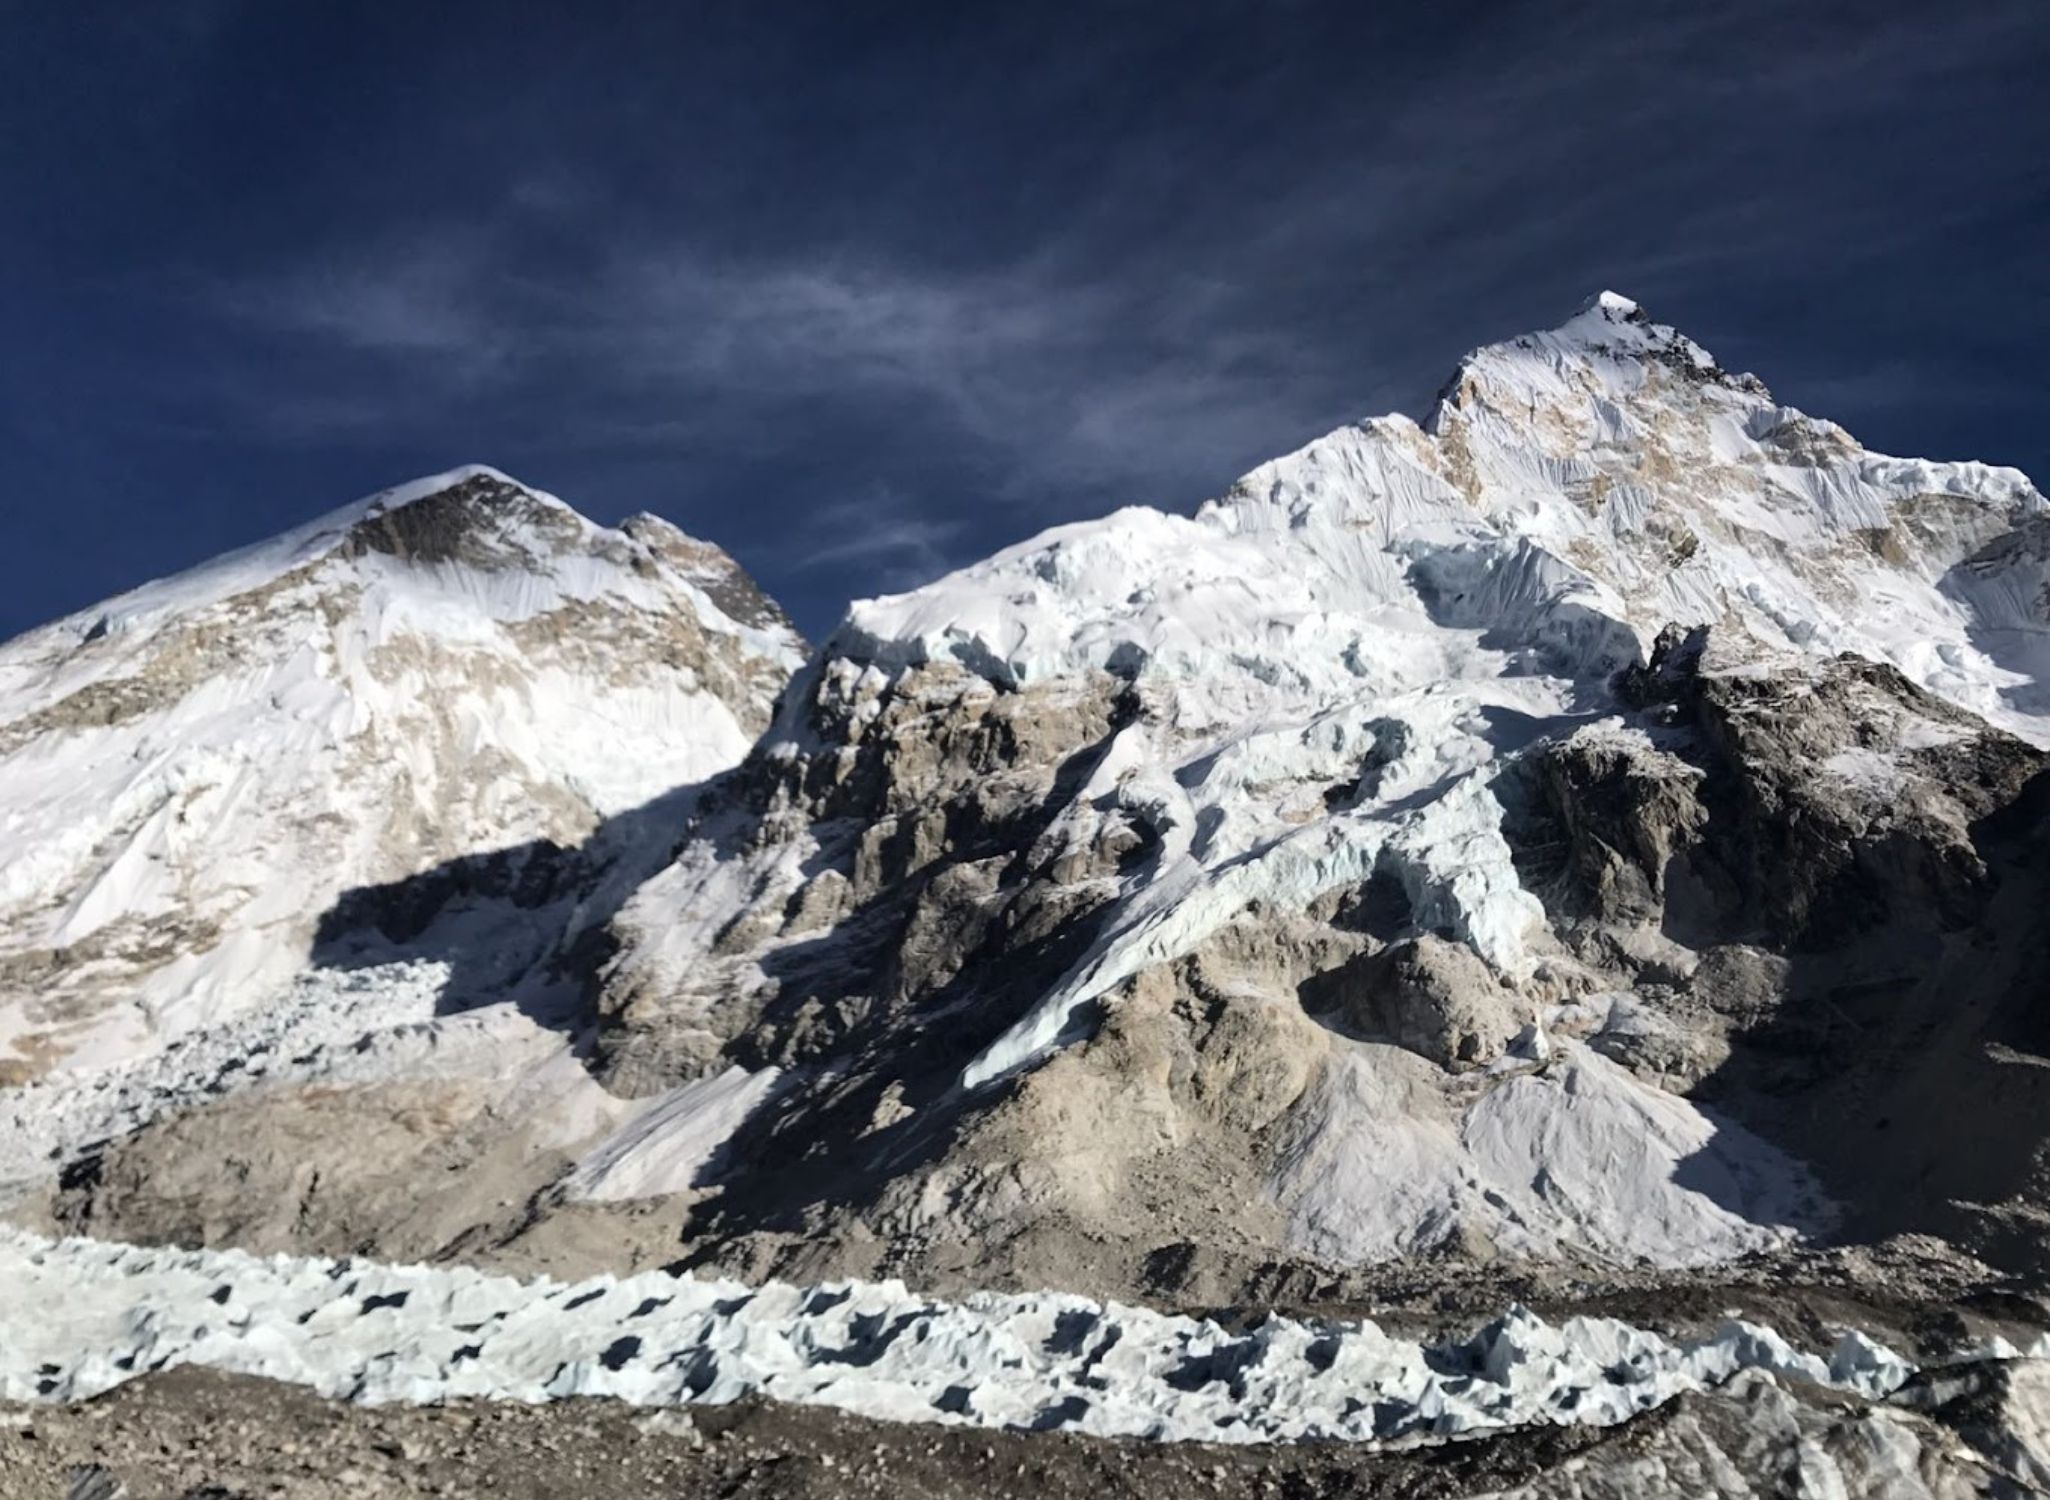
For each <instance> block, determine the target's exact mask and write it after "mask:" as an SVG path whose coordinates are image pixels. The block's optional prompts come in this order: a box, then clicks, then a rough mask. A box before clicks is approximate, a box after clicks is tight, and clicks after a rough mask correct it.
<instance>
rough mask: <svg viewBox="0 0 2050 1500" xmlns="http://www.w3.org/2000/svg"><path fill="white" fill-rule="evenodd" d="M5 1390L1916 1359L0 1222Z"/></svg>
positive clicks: (1385, 1411) (647, 1387) (663, 1391)
mask: <svg viewBox="0 0 2050 1500" xmlns="http://www.w3.org/2000/svg"><path fill="white" fill-rule="evenodd" d="M0 1276H4V1277H5V1279H6V1284H7V1285H8V1286H10V1287H13V1288H17V1289H19V1290H20V1292H21V1293H22V1295H20V1296H17V1297H14V1298H11V1299H10V1300H9V1302H8V1303H7V1305H6V1307H5V1308H4V1309H0V1399H5V1400H12V1401H25V1400H38V1399H46V1400H60V1401H61V1400H79V1399H83V1398H85V1397H88V1396H91V1395H95V1394H97V1393H98V1392H100V1391H103V1390H106V1389H108V1388H109V1387H111V1386H114V1385H118V1384H119V1383H121V1382H122V1381H123V1380H125V1379H129V1378H132V1377H134V1376H137V1375H141V1374H145V1373H148V1372H150V1371H155V1370H161V1369H165V1368H168V1367H170V1366H174V1365H180V1364H194V1365H201V1366H206V1367H210V1368H213V1369H219V1370H228V1371H235V1372H239V1373H244V1374H253V1375H264V1376H268V1377H270V1378H273V1379H278V1380H288V1381H293V1382H296V1383H299V1384H303V1385H309V1386H312V1387H313V1388H314V1389H316V1390H318V1391H320V1392H321V1393H322V1394H325V1395H329V1396H341V1397H346V1398H349V1399H354V1400H360V1401H370V1402H389V1401H413V1402H430V1401H443V1400H448V1399H451V1398H456V1397H486V1398H496V1399H500V1400H515V1401H530V1402H532V1401H546V1400H551V1399H555V1398H560V1397H567V1396H608V1397H612V1398H615V1399H619V1400H625V1401H629V1402H634V1403H637V1404H642V1405H665V1406H666V1405H679V1404H684V1403H688V1402H708V1403H720V1402H727V1401H733V1400H736V1399H738V1398H739V1397H741V1396H745V1395H749V1394H755V1393H760V1394H764V1395H768V1396H772V1397H775V1398H776V1399H779V1400H784V1401H795V1402H802V1403H807V1404H816V1405H825V1406H835V1407H839V1408H841V1409H843V1410H846V1411H852V1412H858V1413H862V1414H865V1415H868V1416H875V1417H883V1418H888V1419H891V1420H896V1421H925V1422H948V1423H966V1424H972V1425H976V1426H983V1427H1022V1428H1029V1429H1031V1430H1034V1431H1052V1430H1067V1431H1074V1432H1086V1433H1092V1434H1095V1435H1098V1436H1103V1437H1143V1438H1155V1439H1166V1440H1200V1441H1209V1442H1272V1441H1277V1440H1283V1441H1285V1440H1297V1439H1326V1440H1330V1439H1337V1440H1349V1441H1378V1442H1418V1441H1428V1440H1430V1439H1434V1438H1435V1439H1443V1438H1448V1437H1454V1436H1458V1435H1461V1434H1479V1433H1485V1432H1489V1431H1499V1430H1502V1429H1504V1428H1509V1427H1517V1426H1523V1425H1527V1424H1533V1423H1538V1424H1556V1425H1560V1426H1567V1425H1576V1424H1592V1425H1598V1426H1606V1425H1609V1424H1612V1423H1616V1422H1621V1421H1625V1420H1627V1419H1628V1418H1630V1417H1633V1416H1636V1415H1638V1414H1639V1413H1641V1412H1645V1411H1648V1410H1650V1409H1651V1408H1652V1407H1654V1406H1657V1405H1659V1404H1660V1403H1662V1402H1664V1401H1667V1400H1669V1399H1671V1398H1672V1397H1674V1396H1676V1395H1679V1394H1681V1393H1683V1392H1688V1391H1700V1390H1705V1389H1709V1388H1711V1387H1714V1386H1718V1385H1720V1384H1722V1383H1723V1382H1725V1381H1728V1380H1729V1379H1730V1378H1731V1377H1732V1376H1734V1375H1736V1374H1737V1373H1738V1372H1739V1371H1742V1370H1761V1371H1767V1372H1770V1373H1772V1374H1775V1375H1780V1376H1786V1377H1791V1378H1793V1379H1797V1380H1801V1381H1806V1382H1811V1383H1813V1384H1815V1385H1818V1386H1822V1387H1825V1388H1828V1389H1831V1390H1835V1391H1839V1392H1843V1393H1845V1394H1848V1395H1852V1396H1859V1397H1864V1398H1866V1399H1872V1398H1876V1397H1880V1396H1883V1395H1885V1394H1887V1393H1888V1392H1891V1391H1893V1390H1895V1389H1896V1388H1898V1387H1899V1386H1900V1385H1901V1384H1902V1382H1903V1381H1905V1380H1906V1379H1907V1378H1908V1376H1909V1375H1910V1374H1911V1373H1913V1371H1912V1367H1911V1366H1909V1365H1908V1364H1906V1363H1905V1362H1904V1361H1902V1360H1901V1359H1900V1358H1899V1357H1898V1356H1897V1355H1895V1354H1893V1353H1892V1352H1890V1351H1889V1350H1887V1349H1885V1348H1883V1347H1881V1346H1880V1345H1878V1344H1875V1343H1873V1342H1872V1341H1871V1340H1869V1339H1867V1338H1865V1337H1863V1336H1862V1335H1859V1334H1857V1333H1845V1334H1844V1335H1842V1337H1841V1338H1840V1340H1839V1341H1838V1343H1837V1345H1836V1347H1835V1348H1834V1350H1833V1351H1832V1352H1831V1354H1830V1356H1829V1357H1828V1358H1820V1357H1817V1356H1815V1355H1812V1354H1804V1353H1802V1352H1800V1351H1799V1350H1796V1349H1794V1348H1793V1347H1791V1346H1790V1345H1789V1344H1788V1343H1787V1342H1786V1341H1785V1340H1784V1339H1782V1338H1781V1337H1780V1336H1779V1335H1778V1334H1776V1333H1774V1332H1773V1331H1772V1330H1771V1329H1768V1328H1764V1327H1760V1326H1758V1325H1756V1324H1750V1323H1742V1322H1735V1321H1732V1322H1729V1323H1726V1324H1724V1325H1723V1326H1722V1327H1721V1328H1719V1329H1718V1330H1717V1331H1716V1332H1715V1333H1714V1334H1712V1335H1710V1336H1709V1337H1706V1338H1702V1339H1697V1340H1675V1339H1667V1338H1664V1337H1661V1336H1660V1335H1658V1334H1655V1333H1650V1332H1646V1331H1645V1330H1642V1329H1639V1328H1635V1327H1632V1326H1631V1325H1629V1324H1627V1323H1621V1322H1617V1321H1615V1320H1613V1319H1609V1318H1572V1319H1569V1320H1568V1321H1566V1322H1564V1323H1561V1324H1559V1325H1556V1326H1554V1325H1551V1324H1547V1323H1546V1322H1544V1321H1543V1320H1541V1319H1539V1318H1536V1317H1534V1316H1532V1315H1531V1314H1529V1313H1528V1312H1525V1311H1523V1310H1521V1309H1517V1310H1514V1311H1512V1312H1511V1313H1510V1314H1509V1315H1508V1316H1507V1317H1505V1318H1503V1319H1502V1320H1500V1321H1499V1322H1497V1323H1495V1324H1492V1325H1490V1326H1489V1327H1487V1328H1485V1329H1483V1330H1481V1331H1480V1332H1478V1333H1476V1334H1475V1335H1474V1336H1473V1337H1472V1338H1471V1339H1468V1340H1465V1341H1463V1342H1455V1343H1448V1344H1443V1345H1436V1346H1427V1345H1420V1344H1416V1343H1412V1342H1410V1341H1408V1340H1405V1339H1400V1338H1394V1337H1391V1336H1389V1335H1388V1334H1386V1333H1384V1332H1382V1330H1381V1329H1380V1328H1379V1327H1377V1326H1376V1325H1374V1324H1373V1323H1336V1324H1329V1325H1318V1324H1310V1323H1300V1322H1295V1321H1292V1320H1289V1319H1285V1318H1275V1319H1269V1320H1268V1321H1267V1322H1265V1323H1263V1324H1262V1325H1261V1326H1260V1327H1258V1328H1257V1329H1255V1330H1253V1331H1252V1332H1250V1333H1245V1334H1240V1335H1233V1334H1231V1333H1228V1332H1226V1331H1225V1330H1224V1329H1223V1328H1220V1327H1219V1326H1218V1325H1217V1324H1215V1323H1212V1322H1209V1321H1207V1320H1202V1321H1199V1320H1197V1319H1192V1318H1181V1317H1169V1316H1164V1315H1162V1314H1159V1313H1153V1312H1148V1311H1146V1310H1144V1309H1139V1308H1131V1307H1122V1306H1119V1305H1118V1304H1116V1303H1108V1304H1099V1303H1095V1302H1091V1301H1088V1300H1086V1299H1084V1298H1081V1297H1068V1296H1060V1295H1057V1294H1053V1293H1044V1294H1039V1295H1034V1296H1013V1297H1006V1296H996V1295H991V1294H981V1295H977V1296H974V1297H971V1298H968V1299H966V1300H965V1301H963V1302H960V1303H946V1302H940V1301H935V1300H930V1299H926V1298H921V1297H918V1296H915V1295H913V1294H911V1293H909V1292H907V1291H906V1290H905V1288H904V1286H903V1285H902V1284H901V1283H898V1282H879V1283H862V1282H847V1283H837V1284H831V1285H826V1286H820V1287H816V1288H809V1289H807V1288H800V1287H795V1286H789V1285H784V1284H779V1283H774V1282H772V1283H769V1284H768V1285H765V1286H761V1287H748V1286H743V1285H741V1284H739V1283H736V1282H725V1281H715V1280H703V1281H701V1280H698V1279H696V1278H694V1277H692V1276H690V1275H681V1276H670V1275H667V1274H665V1273H662V1272H654V1273H650V1274H647V1275H642V1276H635V1277H631V1278H628V1279H625V1280H617V1281H615V1280H613V1279H612V1278H610V1277H604V1278H599V1279H596V1280H592V1281H588V1282H580V1283H576V1284H573V1285H562V1284H559V1283H554V1282H549V1281H542V1282H539V1283H522V1282H518V1281H514V1280H512V1279H510V1278H507V1277H499V1276H487V1275H482V1274H479V1273H478V1272H475V1271H470V1270H464V1269H453V1270H448V1269H427V1268H424V1267H401V1266H386V1265H377V1264H373V1263H369V1262H362V1261H354V1262H352V1261H325V1260H310V1259H308V1260H301V1259H295V1258H291V1257H287V1256H274V1257H271V1258H270V1259H268V1260H260V1259H257V1258H256V1257H254V1256H249V1255H244V1254H240V1253H238V1252H233V1251H230V1252H197V1253H194V1252H185V1251H178V1250H147V1249H140V1248H136V1247H132V1246H126V1245H112V1244H101V1243H96V1242H93V1241H90V1240H62V1241H49V1240H43V1239H39V1238H37V1237H36V1236H33V1235H29V1234H25V1233H22V1232H19V1231H11V1230H6V1229H0Z"/></svg>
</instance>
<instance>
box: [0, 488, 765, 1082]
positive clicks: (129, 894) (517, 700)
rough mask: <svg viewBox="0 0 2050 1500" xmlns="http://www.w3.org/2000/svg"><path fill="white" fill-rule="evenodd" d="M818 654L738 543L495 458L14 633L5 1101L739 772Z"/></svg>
mask: <svg viewBox="0 0 2050 1500" xmlns="http://www.w3.org/2000/svg"><path fill="white" fill-rule="evenodd" d="M801 649H802V648H801V642H799V640H798V639H797V637H796V635H795V633H794V631H792V630H791V628H790V626H789V624H788V622H787V621H786V620H785V619H784V618H783V617H782V615H781V614H780V612H779V611H777V610H776V609H775V607H774V606H773V605H772V604H770V603H769V602H768V601H767V600H766V599H764V598H763V597H762V596H761V594H760V593H759V591H758V590H756V589H754V587H753V586H752V584H751V583H749V582H748V580H747V579H746V577H745V575H744V574H742V573H741V572H740V571H739V569H738V568H737V567H736V566H735V565H734V564H733V563H732V561H731V559H729V558H727V557H726V556H725V555H724V554H723V553H720V552H719V551H718V550H717V549H716V548H713V547H710V546H708V545H707V544H705V543H702V542H697V541H694V540H692V539H691V538H688V537H686V536H684V535H683V533H681V532H679V531H677V530H676V529H675V528H674V527H672V526H669V525H668V524H667V523H665V522H662V521H659V520H656V519H654V518H652V517H639V518H636V519H634V520H631V521H629V522H627V523H626V524H625V525H624V526H622V527H621V528H619V529H617V530H614V529H611V528H607V527H603V526H598V525H594V524H593V523H592V522H590V521H588V520H586V519H585V518H584V517H582V516H580V515H579V514H577V512H575V511H574V510H572V509H571V508H570V507H569V506H567V505H565V504H564V503H563V502H562V501H560V500H557V499H555V498H554V497H553V496H550V495H546V494H543V493H541V492H539V491H537V490H533V489H530V488H528V487H526V486H524V485H521V484H519V483H518V482H516V481H514V480H512V479H510V478H508V477H507V476H505V475H504V474H501V473H498V472H497V471H495V470H492V469H488V468H483V467H470V468H464V469H458V470H455V471H453V472H450V473H447V474H441V475H436V476H434V477H432V478H428V479H423V480H419V481H417V482H415V483H412V484H409V485H405V486H402V487H400V488H397V489H393V490H388V491H386V492H384V493H382V494H378V495H374V496H372V497H370V498H368V499H366V500H362V501H359V502H358V503H356V504H353V505H350V506H346V507H344V508H342V509H340V510H337V511H335V512H333V513H332V514H330V515H326V516H323V517H321V518H320V519H319V520H316V521H313V522H311V523H309V524H307V525H305V526H302V527H299V528H297V529H296V530H293V531H291V532H288V533H286V534H285V535H283V536H280V537H278V538H276V539H274V540H272V541H269V542H265V543H262V544H260V545H257V546H255V547H251V548H249V549H247V550H244V551H241V552H237V553H233V554H231V555H228V556H225V557H222V558H220V559H218V560H216V561H214V562H211V563H208V564H206V565H204V566H201V567H199V568H195V569H193V570H192V571H190V572H186V573H182V574H179V575H177V576H175V577H172V578H168V579H165V580H162V581H160V582H156V583H151V584H148V585H145V586H144V587H142V588H139V589H136V590H134V591H133V592H131V593H128V594H124V595H122V596H120V597H119V598H116V599H112V600H109V601H108V602H106V603H105V604H102V605H100V606H97V607H95V608H92V609H89V610H86V611H83V612H82V613H80V614H77V615H74V616H72V617H70V618H68V619H64V620H59V621H57V622H56V623H54V624H51V625H47V626H44V627H43V628H41V629H38V630H35V631H32V632H30V633H28V634H27V635H24V636H21V637H19V638H17V639H15V640H13V641H11V642H8V643H6V644H5V645H0V830H4V835H0V836H4V840H5V844H6V850H7V853H6V859H5V862H4V865H0V1083H14V1084H20V1083H23V1082H25V1081H27V1080H31V1079H36V1078H44V1079H52V1078H54V1077H56V1076H59V1075H64V1074H75V1073H87V1072H102V1071H104V1070H107V1069H112V1068H117V1067H122V1066H132V1065H134V1064H136V1063H137V1062H138V1060H140V1059H144V1058H148V1057H153V1056H155V1055H157V1054H159V1053H160V1052H161V1051H162V1049H163V1048H164V1047H165V1046H166V1045H167V1044H170V1043H173V1042H175V1041H176V1040H178V1039H179V1038H181V1037H189V1036H197V1035H203V1034H206V1035H213V1036H214V1037H215V1038H216V1043H218V1041H219V1038H220V1036H221V1034H222V1033H221V1028H222V1027H224V1026H226V1025H227V1024H228V1023H229V1022H230V1021H232V1020H233V1019H234V1018H235V1017H237V1016H239V1015H246V1014H248V1013H250V1012H252V1011H268V1012H272V1013H284V1012H286V1011H289V1010H290V1009H291V1006H290V1003H289V996H288V991H289V990H290V987H291V986H292V985H293V984H294V983H295V982H296V981H297V980H298V978H299V977H300V976H301V975H302V974H303V973H304V972H305V971H306V970H307V969H308V968H309V966H310V965H311V964H313V963H314V960H317V959H318V958H319V957H320V955H319V954H318V953H317V952H315V951H314V950H316V949H318V948H319V947H320V946H321V945H322V944H323V943H325V942H327V941H328V940H329V939H330V938H331V937H332V934H333V929H334V928H335V926H336V918H337V915H338V913H339V914H344V915H346V914H347V913H348V912H349V911H351V910H357V911H361V912H365V913H368V914H369V915H371V916H373V917H375V918H377V919H378V920H382V921H385V922H386V924H387V925H391V924H392V923H393V922H394V921H395V922H396V923H397V925H398V926H401V927H407V928H409V929H410V930H411V931H417V930H418V928H419V927H420V925H421V924H422V923H423V922H424V920H425V918H426V916H427V915H428V914H429V912H430V911H431V908H432V906H433V904H434V902H435V901H436V900H437V899H446V898H448V897H450V896H452V895H457V894H464V893H469V894H474V893H475V892H476V891H477V890H478V889H479V882H480V881H484V882H485V883H489V880H490V879H492V878H497V879H499V880H501V881H502V882H505V883H509V884H516V883H517V882H518V880H519V879H520V878H521V875H522V872H523V871H524V872H525V874H526V875H527V876H532V875H533V874H534V873H535V860H534V858H533V856H535V855H536V854H537V853H538V852H544V851H552V852H553V853H556V854H566V853H567V852H569V851H575V850H578V849H579V848H581V847H583V846H586V845H587V844H589V843H590V841H591V840H593V839H594V838H597V837H599V836H601V835H602V834H604V833H605V831H606V830H607V829H608V828H614V827H617V826H620V825H622V824H623V823H625V822H630V821H631V819H632V818H633V816H634V814H635V812H636V810H637V809H642V808H645V807H647V806H648V805H649V804H651V803H655V802H657V801H658V799H663V798H673V797H675V796H677V795H678V794H679V793H680V792H682V790H683V789H686V788H689V787H691V786H693V785H695V784H697V783H700V782H702V781H703V780H705V779H706V778H708V777H710V776H712V775H714V774H716V773H718V772H721V771H723V770H725V769H727V768H728V767H729V766H731V765H732V764H734V763H735V762H736V761H738V760H739V759H740V758H741V756H742V755H743V754H744V753H745V751H746V749H747V747H748V745H749V744H750V743H751V741H752V740H753V739H754V737H755V736H756V735H757V734H758V733H759V732H760V731H761V730H762V728H763V727H764V726H765V725H766V724H767V722H768V720H769V717H770V713H771V706H772V704H773V701H774V698H775V695H776V694H777V692H778V691H779V690H780V689H781V687H782V685H783V683H784V681H785V679H786V678H787V676H788V674H789V673H790V671H791V670H792V669H793V668H794V667H795V665H796V664H797V662H798V661H799V659H800V652H801ZM673 812H674V824H675V826H680V824H681V810H680V809H677V810H673ZM487 857H488V859H487ZM466 860H468V861H480V860H481V861H486V863H473V864H470V865H465V864H463V863H462V862H463V861H466ZM489 860H495V861H496V864H495V865H490V866H489V868H487V865H488V862H489ZM493 871H495V875H494V874H493V873H492V872H493ZM436 872H441V873H442V876H443V877H445V878H442V879H441V882H440V884H439V885H438V886H437V885H436V884H435V877H436ZM407 882H415V884H414V885H413V886H411V887H408V886H407V885H406V883H407ZM381 890H382V891H390V892H393V893H396V896H397V897H398V898H402V902H401V904H404V905H406V906H407V907H408V910H406V911H404V912H399V911H397V910H396V908H394V907H391V906H390V905H389V904H387V906H386V907H385V908H384V909H380V910H377V911H371V908H373V907H376V906H377V904H378V903H377V902H376V901H375V900H374V899H372V898H373V897H374V896H375V894H376V893H377V892H379V891H381ZM351 901H354V902H355V903H356V904H355V906H354V907H351V906H350V904H349V903H350V902H351ZM310 954H312V958H310V957H309V955H310ZM475 998H482V997H461V996H459V997H451V999H452V1002H461V1001H465V1000H468V999H475ZM273 1040H275V1038H273ZM259 1050H260V1049H259ZM53 1108H54V1106H53Z"/></svg>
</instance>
